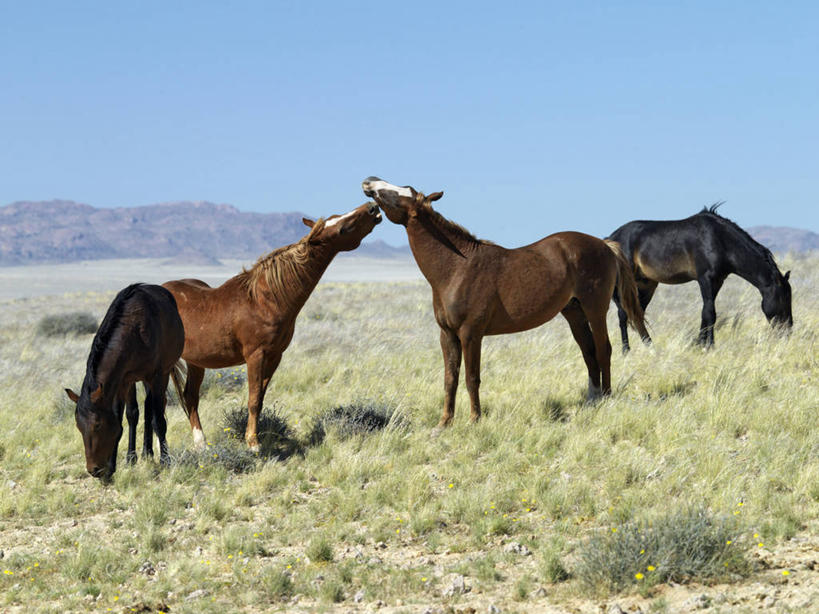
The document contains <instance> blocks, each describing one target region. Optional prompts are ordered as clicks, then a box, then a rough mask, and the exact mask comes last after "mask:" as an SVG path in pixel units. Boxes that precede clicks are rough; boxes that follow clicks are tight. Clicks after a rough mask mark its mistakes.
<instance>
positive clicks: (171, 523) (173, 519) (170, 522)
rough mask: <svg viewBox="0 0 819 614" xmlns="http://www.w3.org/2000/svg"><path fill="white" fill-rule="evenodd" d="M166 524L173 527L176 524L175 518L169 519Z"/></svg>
mask: <svg viewBox="0 0 819 614" xmlns="http://www.w3.org/2000/svg"><path fill="white" fill-rule="evenodd" d="M168 524H170V525H175V524H176V518H171V519H170V520H169V521H168Z"/></svg>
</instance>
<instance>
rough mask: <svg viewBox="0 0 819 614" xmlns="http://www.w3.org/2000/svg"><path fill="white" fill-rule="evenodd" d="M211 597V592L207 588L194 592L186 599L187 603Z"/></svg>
mask: <svg viewBox="0 0 819 614" xmlns="http://www.w3.org/2000/svg"><path fill="white" fill-rule="evenodd" d="M208 595H210V591H209V590H207V589H206V588H200V589H197V590H195V591H193V592H192V593H191V594H190V595H188V596H187V597H185V601H193V600H194V599H201V598H202V597H207V596H208Z"/></svg>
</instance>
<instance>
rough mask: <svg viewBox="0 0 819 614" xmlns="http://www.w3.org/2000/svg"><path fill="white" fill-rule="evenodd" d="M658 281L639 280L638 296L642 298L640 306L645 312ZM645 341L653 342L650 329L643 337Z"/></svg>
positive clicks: (646, 342) (647, 342)
mask: <svg viewBox="0 0 819 614" xmlns="http://www.w3.org/2000/svg"><path fill="white" fill-rule="evenodd" d="M657 285H658V282H656V281H648V280H646V281H644V282H639V281H638V282H637V298H638V299H639V300H640V308H641V309H642V310H643V313H645V311H646V307H648V304H649V303H650V302H651V298H652V297H653V296H654V291H655V290H656V289H657ZM643 343H645V344H646V345H648V344H650V343H651V336H649V334H648V331H646V332H645V337H643Z"/></svg>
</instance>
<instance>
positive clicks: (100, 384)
mask: <svg viewBox="0 0 819 614" xmlns="http://www.w3.org/2000/svg"><path fill="white" fill-rule="evenodd" d="M184 345H185V331H184V328H183V326H182V320H181V319H180V317H179V313H178V312H177V310H176V301H174V298H173V296H172V295H171V293H170V292H168V291H167V290H165V288H162V287H160V286H153V285H147V284H134V285H131V286H128V287H127V288H125V289H124V290H122V291H120V292H119V294H117V296H116V298H114V301H113V302H112V303H111V306H110V307H109V308H108V312H107V313H106V314H105V318H103V320H102V323H101V324H100V327H99V329H98V330H97V334H96V335H95V336H94V341H93V342H92V343H91V352H90V353H89V355H88V364H87V367H86V371H85V379H84V380H83V383H82V388H81V389H80V393H79V394H77V393H76V392H74V391H73V390H70V389H68V388H66V389H65V392H66V394H67V395H68V397H69V398H70V399H71V400H72V401H74V402H75V403H76V404H77V407H76V411H75V414H74V417H75V421H76V423H77V428H78V429H79V431H80V433H81V434H82V439H83V444H84V446H85V466H86V468H87V469H88V472H89V473H90V474H91V475H93V476H94V477H100V478H110V477H111V476H112V475H113V474H114V471H116V468H117V447H118V445H119V440H120V437H122V413H123V407H124V405H125V402H126V400H127V401H128V425H129V427H130V433H129V438H128V459H129V460H133V459H134V458H135V456H136V454H135V450H134V447H135V440H136V421H137V420H138V417H139V407H138V406H137V404H136V388H135V383H136V382H139V381H141V382H144V384H145V389H146V391H147V397H146V399H145V451H146V452H147V453H150V454H152V453H153V448H152V441H151V426H152V427H153V430H154V431H156V434H157V437H158V438H159V449H160V461H161V462H162V463H164V464H167V463H168V460H169V459H168V444H167V442H166V441H165V432H166V430H167V425H166V422H165V400H166V399H165V389H166V388H167V387H168V377H169V376H170V374H171V372H172V371H173V370H174V366H175V365H176V362H177V361H178V360H179V356H180V355H181V354H182V348H183V347H184ZM149 425H150V426H149Z"/></svg>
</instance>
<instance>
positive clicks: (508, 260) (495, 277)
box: [361, 177, 645, 427]
mask: <svg viewBox="0 0 819 614" xmlns="http://www.w3.org/2000/svg"><path fill="white" fill-rule="evenodd" d="M361 186H362V189H363V190H364V193H365V194H366V195H367V196H369V197H370V198H373V199H374V200H375V202H376V203H378V205H379V206H380V207H381V209H382V211H383V212H384V215H386V216H387V219H389V220H390V221H391V222H393V223H395V224H400V225H402V226H405V227H406V230H407V236H408V238H409V244H410V248H411V249H412V253H413V255H414V256H415V261H416V262H417V263H418V267H419V268H420V269H421V272H422V273H423V275H424V277H426V279H427V281H428V282H429V284H430V286H432V305H433V309H434V312H435V319H436V321H437V322H438V325H439V326H440V327H441V350H442V351H443V355H444V389H445V393H446V399H445V402H444V411H443V415H442V416H441V421H440V423H439V424H438V426H439V427H445V426H447V425H448V424H449V423H450V422H451V421H452V418H453V416H454V412H455V393H456V391H457V388H458V373H459V371H460V368H461V355H462V354H463V359H464V366H465V368H466V387H467V390H468V391H469V397H470V402H471V418H472V420H473V421H475V420H478V419H479V418H480V415H481V404H480V397H479V395H478V388H479V386H480V362H481V340H482V339H483V337H484V336H485V335H499V334H505V333H514V332H519V331H523V330H528V329H530V328H534V327H536V326H540V325H541V324H543V323H544V322H546V321H548V320H551V319H552V318H553V317H555V316H556V315H557V314H558V313H562V314H563V316H564V317H565V318H566V320H568V322H569V326H570V328H571V330H572V335H573V336H574V339H575V341H576V342H577V345H578V346H580V350H581V351H582V353H583V359H584V361H585V363H586V367H587V369H588V373H589V396H597V395H598V394H600V393H601V392H602V393H603V394H609V393H610V392H611V374H610V358H611V344H610V343H609V338H608V332H607V329H606V312H607V311H608V306H609V303H610V301H611V295H612V292H613V291H614V288H615V286H617V287H618V289H619V290H620V293H621V295H622V296H624V297H626V301H625V306H626V309H627V310H628V314H629V320H630V321H631V322H632V323H633V324H634V326H635V327H636V328H637V330H638V331H640V333H641V334H644V333H645V326H644V324H643V313H642V310H641V309H640V306H639V303H638V301H637V290H636V286H635V284H634V278H633V277H632V273H631V268H630V267H629V266H628V262H627V261H626V259H625V257H624V256H623V254H622V252H621V251H620V249H619V247H618V246H617V245H616V244H615V243H613V242H604V241H602V240H601V239H597V238H595V237H591V236H589V235H585V234H581V233H579V232H560V233H557V234H553V235H551V236H548V237H546V238H545V239H541V240H540V241H537V242H536V243H532V244H531V245H527V246H525V247H519V248H517V249H505V248H503V247H500V246H499V245H495V244H493V243H490V242H488V241H481V240H478V239H476V238H475V237H474V236H472V235H471V234H470V233H469V232H468V231H467V230H466V229H464V228H462V227H461V226H459V225H457V224H455V223H453V222H451V221H449V220H447V219H445V218H444V217H443V216H442V215H441V214H439V213H438V212H437V211H435V210H434V209H433V208H432V205H431V203H432V202H433V201H436V200H438V199H439V198H441V196H442V195H443V192H435V193H434V194H430V195H429V196H425V195H424V194H422V193H421V192H418V191H416V190H415V189H414V188H412V187H409V186H406V187H398V186H394V185H392V184H389V183H387V182H386V181H382V180H381V179H379V178H378V177H369V178H367V179H366V180H364V182H363V183H362V184H361Z"/></svg>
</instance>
